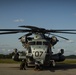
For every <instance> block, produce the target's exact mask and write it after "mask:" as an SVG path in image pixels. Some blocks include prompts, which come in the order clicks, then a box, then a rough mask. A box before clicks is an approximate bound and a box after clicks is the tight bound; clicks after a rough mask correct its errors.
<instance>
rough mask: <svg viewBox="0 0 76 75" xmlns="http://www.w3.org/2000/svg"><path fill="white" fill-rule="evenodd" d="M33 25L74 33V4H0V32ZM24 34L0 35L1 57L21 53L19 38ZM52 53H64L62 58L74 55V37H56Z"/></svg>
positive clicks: (51, 0) (69, 0)
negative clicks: (19, 51) (14, 52)
mask: <svg viewBox="0 0 76 75" xmlns="http://www.w3.org/2000/svg"><path fill="white" fill-rule="evenodd" d="M21 25H33V26H38V27H42V28H46V29H76V0H0V28H18V26H21ZM22 35H24V34H21V33H20V34H12V35H11V34H10V35H0V53H6V52H10V51H13V48H18V49H20V50H23V49H24V48H23V47H22V45H21V43H20V42H19V40H18V38H19V37H20V36H22ZM58 35H61V36H64V37H67V38H69V39H70V40H73V42H72V43H71V42H67V41H65V40H63V39H60V38H58V39H59V40H60V42H59V43H57V44H56V46H55V49H54V52H57V51H58V50H59V49H60V48H64V49H65V55H68V54H76V35H66V34H58Z"/></svg>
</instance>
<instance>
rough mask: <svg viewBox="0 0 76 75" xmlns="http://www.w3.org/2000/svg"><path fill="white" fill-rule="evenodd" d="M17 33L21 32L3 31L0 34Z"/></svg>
mask: <svg viewBox="0 0 76 75" xmlns="http://www.w3.org/2000/svg"><path fill="white" fill-rule="evenodd" d="M16 33H19V32H17V31H13V32H1V33H0V35H2V34H16Z"/></svg>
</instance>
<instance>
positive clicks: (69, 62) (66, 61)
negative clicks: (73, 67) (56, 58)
mask: <svg viewBox="0 0 76 75" xmlns="http://www.w3.org/2000/svg"><path fill="white" fill-rule="evenodd" d="M59 63H65V64H76V59H65V61H63V62H59Z"/></svg>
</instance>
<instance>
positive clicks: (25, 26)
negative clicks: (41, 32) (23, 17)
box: [19, 26, 40, 29]
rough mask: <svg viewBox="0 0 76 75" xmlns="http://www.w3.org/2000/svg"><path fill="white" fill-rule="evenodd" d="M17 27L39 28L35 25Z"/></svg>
mask: <svg viewBox="0 0 76 75" xmlns="http://www.w3.org/2000/svg"><path fill="white" fill-rule="evenodd" d="M19 27H23V28H31V29H40V28H38V27H35V26H19Z"/></svg>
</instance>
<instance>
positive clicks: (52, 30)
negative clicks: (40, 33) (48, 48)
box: [47, 29, 76, 32]
mask: <svg viewBox="0 0 76 75" xmlns="http://www.w3.org/2000/svg"><path fill="white" fill-rule="evenodd" d="M47 31H49V32H56V31H76V29H57V30H55V29H51V30H47Z"/></svg>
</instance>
